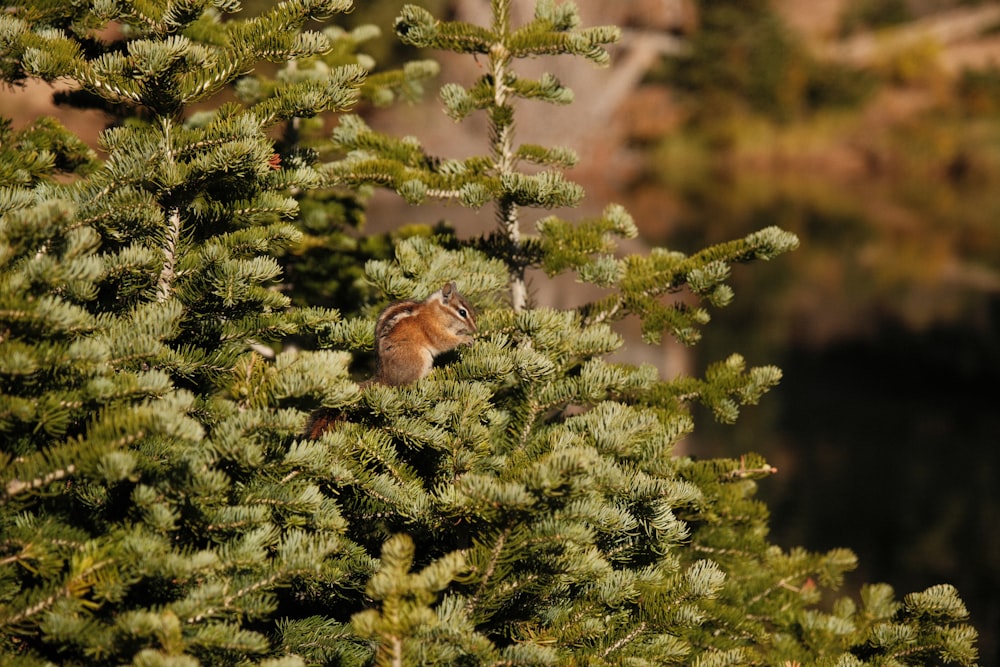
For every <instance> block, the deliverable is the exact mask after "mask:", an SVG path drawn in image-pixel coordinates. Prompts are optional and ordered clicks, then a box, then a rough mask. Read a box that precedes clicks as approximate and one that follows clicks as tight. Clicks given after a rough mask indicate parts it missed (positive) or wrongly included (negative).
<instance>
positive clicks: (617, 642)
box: [601, 621, 646, 658]
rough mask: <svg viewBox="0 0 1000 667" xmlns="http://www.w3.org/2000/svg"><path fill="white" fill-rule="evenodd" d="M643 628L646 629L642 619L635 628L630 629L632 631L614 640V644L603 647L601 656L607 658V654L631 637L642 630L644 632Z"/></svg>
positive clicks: (639, 633)
mask: <svg viewBox="0 0 1000 667" xmlns="http://www.w3.org/2000/svg"><path fill="white" fill-rule="evenodd" d="M645 630H646V622H645V621H643V622H642V623H639V625H637V626H636V627H635V629H634V630H632V632H630V633H628V634H627V635H625V636H624V637H622V638H621V639H619V640H618V641H616V642H615V643H614V644H612V645H611V646H609V647H607V648H606V649H604V650H603V651H602V652H601V657H602V658H607V657H608V656H609V655H611V654H612V653H614V652H615V651H618V650H619V649H621V648H622V647H623V646H625V645H626V644H628V643H629V642H631V641H632V640H633V639H635V638H636V637H638V636H639V635H641V634H642V633H643V632H645Z"/></svg>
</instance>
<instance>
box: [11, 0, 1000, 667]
mask: <svg viewBox="0 0 1000 667" xmlns="http://www.w3.org/2000/svg"><path fill="white" fill-rule="evenodd" d="M262 1H263V0H258V2H257V3H256V4H258V5H259V4H261V2H262ZM417 1H418V4H421V5H424V6H426V7H427V8H428V9H430V10H431V11H433V12H435V13H437V14H438V15H442V16H448V17H451V18H459V19H462V20H468V21H473V22H478V23H488V21H489V15H488V12H489V2H487V1H486V0H417ZM245 4H246V6H247V11H251V12H252V11H253V7H254V3H253V2H248V3H245ZM402 4H404V2H403V0H379V2H358V3H357V5H358V7H357V8H356V9H355V11H354V12H353V13H351V14H350V15H348V16H346V17H343V20H341V19H339V18H338V19H335V20H337V21H338V22H340V23H346V24H347V25H348V26H351V25H357V24H362V23H374V24H376V25H378V26H380V27H381V28H382V31H383V33H384V37H385V39H383V40H382V41H380V42H378V43H372V44H371V45H370V48H368V49H367V51H369V52H370V53H372V54H373V55H374V56H375V57H376V60H377V61H378V62H379V64H380V65H382V66H385V67H388V66H392V65H395V64H399V63H401V62H403V61H405V60H406V59H412V58H415V57H431V58H435V59H438V60H440V61H441V64H442V70H443V71H442V74H441V76H440V77H439V79H437V80H435V81H433V82H431V83H430V84H429V85H428V86H427V87H428V95H427V96H426V99H425V100H424V101H422V102H418V103H413V104H405V105H396V106H393V107H391V108H387V109H364V110H363V113H364V115H365V116H366V118H367V120H368V122H369V123H370V124H371V125H372V126H373V127H376V128H377V129H381V130H384V131H387V132H391V133H394V134H397V135H407V134H410V135H414V136H417V137H418V138H419V139H420V140H421V141H422V142H423V143H424V145H425V147H426V148H427V150H428V151H429V152H430V153H432V154H436V155H439V156H442V157H465V156H468V155H473V154H481V153H483V152H484V150H485V148H486V146H485V136H486V135H485V132H484V128H485V123H484V119H482V118H478V117H475V116H474V117H472V118H470V119H468V120H467V121H466V122H464V123H462V124H460V125H456V124H454V123H453V122H452V121H451V120H449V119H448V118H447V117H446V116H445V115H444V114H443V112H442V111H441V109H440V105H439V103H438V101H437V99H436V96H435V93H436V90H437V87H438V86H439V85H441V84H443V83H445V82H449V81H457V82H459V83H464V84H471V83H472V82H473V81H474V80H475V79H476V78H477V77H479V76H481V75H482V74H483V70H482V65H483V63H481V62H480V63H477V62H476V61H475V60H473V59H472V58H470V57H458V56H450V55H444V56H442V54H437V53H428V54H420V53H416V52H413V51H411V50H408V49H406V48H403V47H401V46H400V45H398V43H396V42H395V40H394V39H393V38H392V37H391V26H392V21H393V19H394V17H395V16H396V15H397V13H398V11H399V8H400V7H401V6H402ZM515 4H516V6H517V11H516V12H515V16H514V21H515V23H518V22H520V21H522V20H525V19H527V18H528V17H530V15H531V12H532V10H533V7H534V2H533V0H515ZM577 5H578V6H579V8H580V11H581V14H582V17H583V23H584V25H586V26H590V25H600V24H606V23H613V24H616V25H619V26H621V27H622V28H623V29H624V38H623V40H622V41H621V43H620V44H619V45H618V46H616V47H614V48H613V50H612V56H613V60H612V65H611V67H609V68H605V69H599V68H595V67H593V66H591V65H590V64H589V63H587V62H585V61H583V60H581V59H571V58H555V59H546V60H539V61H531V62H527V63H523V64H519V65H518V69H519V71H521V73H522V74H524V75H528V76H531V75H538V74H539V73H541V72H543V71H551V72H553V73H555V74H556V75H557V76H558V77H559V78H560V79H561V80H562V82H563V83H564V84H566V85H568V86H569V87H570V88H572V89H573V90H574V92H575V93H576V102H575V104H573V105H572V106H569V107H565V108H552V107H546V106H543V105H537V106H536V105H534V104H525V105H524V106H525V108H523V109H522V110H521V112H520V114H519V118H520V124H519V127H518V133H519V134H518V138H519V140H520V141H522V142H537V143H542V144H546V145H567V146H570V147H572V148H574V149H575V150H576V151H577V152H578V153H579V154H580V157H581V160H580V165H579V166H578V167H576V168H575V169H573V170H572V171H571V172H570V174H569V176H570V177H571V178H573V179H574V180H576V181H577V182H579V183H580V184H582V185H583V186H584V188H585V189H586V191H587V198H586V200H585V201H584V202H583V204H582V205H581V206H580V207H579V209H575V210H572V211H557V212H556V213H558V214H559V215H561V216H563V217H565V218H567V219H570V220H574V219H579V218H581V217H585V216H587V215H592V214H596V213H598V212H600V211H601V210H602V209H603V208H604V207H605V206H606V205H607V204H608V203H610V202H617V203H620V204H623V205H624V206H625V207H626V208H627V209H628V210H629V211H630V212H631V213H632V215H633V216H634V217H635V220H636V223H637V225H638V227H639V229H640V230H641V238H640V239H638V240H636V241H634V242H630V244H627V245H626V247H625V249H626V250H629V251H637V252H642V251H644V250H645V249H646V248H648V247H651V246H666V247H669V248H671V249H675V250H680V251H682V252H687V253H691V252H695V251H697V250H699V249H701V248H702V247H704V246H705V245H707V244H710V243H714V242H719V241H723V240H728V239H730V238H735V237H739V236H743V235H745V234H747V233H749V232H751V231H754V230H756V229H759V228H761V227H764V226H766V225H771V224H777V225H780V226H781V227H783V228H785V229H787V230H790V231H793V232H795V233H796V234H798V236H799V238H800V239H801V242H802V244H801V247H800V249H799V250H797V251H796V252H794V253H791V254H789V255H783V256H781V257H780V258H778V259H776V260H775V261H773V262H771V263H758V264H753V265H750V266H747V267H738V268H737V270H736V272H735V275H734V280H733V285H734V288H735V290H736V300H735V301H734V303H733V304H732V305H730V306H729V307H727V308H725V309H722V310H718V311H714V312H713V322H712V323H711V324H709V326H708V327H706V329H705V332H704V339H703V340H702V341H701V343H699V344H698V345H697V346H694V347H692V348H683V347H680V346H679V345H677V344H675V343H672V342H671V341H665V342H664V344H663V345H661V346H654V347H651V346H648V345H645V344H644V343H642V342H641V341H640V340H639V337H638V335H637V333H636V331H635V329H634V327H633V323H628V322H626V323H624V325H623V327H622V333H623V335H625V337H626V340H627V343H626V346H625V349H624V350H623V351H622V353H621V355H620V356H621V357H622V358H623V359H624V360H627V361H630V362H636V363H653V364H656V365H657V366H658V367H659V368H660V369H661V371H662V373H663V374H664V376H666V377H670V376H673V375H677V374H682V373H684V374H697V373H700V372H701V371H702V370H703V369H704V368H705V366H707V365H708V364H709V363H712V362H715V361H719V360H721V359H724V358H725V357H726V356H728V355H729V354H731V353H733V352H738V353H740V354H743V355H744V356H745V357H746V358H747V360H748V363H750V364H751V365H765V364H775V365H777V366H779V367H781V368H782V369H783V371H784V374H785V379H784V380H783V382H782V384H781V385H780V386H779V387H778V388H777V389H775V390H774V391H772V392H771V393H770V394H769V395H767V396H765V397H764V399H763V401H762V402H761V404H760V405H758V406H755V407H752V408H749V409H746V410H744V412H743V414H742V416H741V418H740V420H739V422H738V423H737V424H736V425H734V426H721V425H717V424H714V422H712V419H711V417H710V416H709V415H707V414H702V415H700V419H699V421H698V422H697V427H696V431H695V434H694V435H693V436H692V437H691V438H690V439H689V441H688V442H686V443H685V445H684V446H685V448H686V451H687V453H690V454H692V455H695V456H699V457H708V456H739V455H740V454H741V453H743V452H746V451H757V452H760V453H762V454H764V455H765V456H766V457H767V458H768V459H769V460H770V462H771V463H772V464H773V465H775V466H777V468H778V470H779V473H778V474H777V475H775V476H774V477H772V478H770V479H768V480H766V481H764V482H762V483H761V487H760V495H761V497H762V498H763V500H765V502H766V503H767V504H768V506H769V507H770V509H771V512H772V538H773V540H774V541H775V542H777V543H778V544H780V545H781V546H783V547H786V548H788V547H792V546H796V545H801V546H805V547H807V548H809V549H813V550H825V549H830V548H834V547H849V548H851V549H853V550H854V551H855V552H856V553H857V554H858V556H859V559H860V567H859V569H858V570H857V571H856V572H855V573H854V575H853V576H852V577H851V579H850V580H849V581H848V582H847V586H846V587H845V590H846V592H847V593H849V594H852V595H856V594H857V589H858V586H859V585H860V583H862V582H887V583H889V584H891V585H893V586H894V587H895V588H896V591H897V594H899V595H903V594H905V593H908V592H912V591H917V590H922V589H923V588H926V587H927V586H930V585H933V584H938V583H945V582H947V583H952V584H954V585H956V586H957V587H958V589H959V591H960V593H961V594H962V597H963V599H964V600H965V601H966V603H967V605H968V606H969V609H970V612H971V615H972V622H973V623H974V624H975V625H976V627H977V628H978V629H979V631H980V635H981V642H980V650H981V662H982V664H984V665H1000V491H998V485H1000V406H998V402H1000V332H998V326H1000V2H997V1H990V2H984V1H975V0H624V1H623V2H616V3H608V2H602V1H601V0H577ZM51 95H52V88H51V87H49V86H47V85H29V86H27V87H26V88H24V89H18V90H4V91H3V92H2V94H0V115H3V116H6V117H11V118H13V119H14V125H15V127H21V126H23V125H24V124H25V123H26V122H28V121H29V120H31V119H32V118H34V117H37V116H39V115H44V114H54V115H58V116H60V117H61V118H62V119H63V121H64V123H65V124H66V125H67V126H68V127H70V128H71V129H73V130H74V131H76V132H78V133H79V134H80V135H81V136H82V137H84V138H85V139H87V140H88V141H91V142H92V143H93V142H94V141H95V139H96V135H97V133H98V132H99V131H100V130H101V129H102V128H103V127H104V124H105V123H106V119H105V118H104V117H103V116H102V115H101V114H99V113H97V112H78V111H64V110H61V109H58V108H54V107H52V106H51ZM548 213H549V212H547V211H544V212H536V211H523V212H522V223H523V224H524V226H525V228H526V229H527V230H530V229H531V228H532V227H533V224H534V221H535V220H536V219H537V218H539V217H542V216H543V215H547V214H548ZM440 220H447V221H449V222H450V223H451V224H452V225H454V226H455V227H456V229H457V230H458V231H459V234H460V235H467V234H472V233H478V232H480V231H484V230H489V229H492V227H493V225H494V221H493V217H492V213H491V211H489V210H483V211H478V212H476V211H466V210H464V209H461V208H458V207H454V206H422V207H419V208H412V207H409V206H407V205H406V204H404V203H402V202H401V201H400V200H399V199H398V198H397V197H395V196H394V195H391V194H388V193H379V194H377V195H376V196H375V197H374V199H373V201H372V205H371V207H370V209H369V215H368V226H367V228H366V229H367V231H371V232H377V231H382V230H386V229H391V228H394V227H396V226H398V225H400V224H404V223H411V222H429V223H436V222H438V221H440ZM532 294H533V296H534V298H535V300H536V302H537V303H539V304H542V305H552V306H562V307H566V306H571V305H573V304H574V303H576V302H579V301H582V300H584V299H586V298H587V297H588V295H586V294H582V293H580V291H579V287H578V286H576V285H575V284H574V283H573V282H572V281H555V282H553V281H550V280H548V279H547V278H545V277H544V276H536V277H535V279H534V280H533V281H532Z"/></svg>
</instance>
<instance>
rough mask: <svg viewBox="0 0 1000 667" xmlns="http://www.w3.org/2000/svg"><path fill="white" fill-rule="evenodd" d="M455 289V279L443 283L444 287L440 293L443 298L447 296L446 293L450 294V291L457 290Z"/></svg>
mask: <svg viewBox="0 0 1000 667" xmlns="http://www.w3.org/2000/svg"><path fill="white" fill-rule="evenodd" d="M457 291H458V290H457V289H456V288H455V281H452V282H450V283H445V284H444V287H442V288H441V294H443V295H444V296H445V298H447V297H448V295H449V294H451V293H452V292H457Z"/></svg>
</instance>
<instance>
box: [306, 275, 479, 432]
mask: <svg viewBox="0 0 1000 667" xmlns="http://www.w3.org/2000/svg"><path fill="white" fill-rule="evenodd" d="M475 332H476V313H475V311H474V310H473V309H472V306H470V305H469V303H468V301H466V300H465V297H463V296H462V295H461V294H459V293H458V289H457V288H456V287H455V283H453V282H451V283H447V284H446V285H445V286H444V287H442V288H441V289H440V290H438V291H437V292H434V293H433V294H431V295H430V296H429V297H427V298H426V299H424V300H423V301H399V302H397V303H393V304H390V305H388V306H386V308H385V309H384V310H383V311H382V312H381V313H379V316H378V320H377V321H376V323H375V358H376V368H375V375H373V376H372V378H371V379H369V380H366V381H364V382H362V383H361V384H360V386H361V387H362V388H364V387H367V386H369V385H371V384H384V385H389V386H398V385H402V384H409V383H411V382H416V381H417V380H419V379H420V378H422V377H425V376H426V375H427V374H428V373H430V371H431V368H432V366H433V365H434V357H436V356H438V355H439V354H443V353H445V352H449V351H451V350H454V349H455V348H456V347H458V346H459V345H466V344H469V343H471V342H472V335H471V334H473V333H475ZM340 418H341V413H340V412H339V411H333V410H327V409H322V408H321V409H320V410H317V411H316V412H314V413H313V415H312V417H311V418H310V420H309V425H308V426H307V427H306V435H307V436H308V437H309V438H312V439H316V438H318V437H320V436H321V435H323V432H324V431H326V430H327V429H328V428H329V427H330V426H331V425H332V424H333V423H334V422H336V421H337V420H338V419H340Z"/></svg>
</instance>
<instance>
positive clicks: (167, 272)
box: [156, 208, 181, 302]
mask: <svg viewBox="0 0 1000 667" xmlns="http://www.w3.org/2000/svg"><path fill="white" fill-rule="evenodd" d="M180 235H181V216H180V211H179V210H178V209H176V208H174V209H171V210H170V211H169V213H168V214H167V228H166V235H165V237H164V239H163V245H162V246H161V248H162V250H163V268H162V269H160V276H159V278H158V279H157V281H156V300H157V301H161V302H162V301H166V300H167V299H169V298H170V296H171V293H172V292H173V283H174V278H176V274H175V273H174V263H175V261H176V259H175V255H176V251H177V243H178V242H179V241H180Z"/></svg>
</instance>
